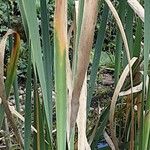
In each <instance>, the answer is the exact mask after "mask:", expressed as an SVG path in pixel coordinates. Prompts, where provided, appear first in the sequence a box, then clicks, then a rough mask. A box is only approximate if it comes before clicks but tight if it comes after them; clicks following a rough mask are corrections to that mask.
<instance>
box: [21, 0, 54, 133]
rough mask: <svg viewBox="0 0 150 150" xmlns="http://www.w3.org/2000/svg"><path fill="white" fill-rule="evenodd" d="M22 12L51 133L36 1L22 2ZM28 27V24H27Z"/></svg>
mask: <svg viewBox="0 0 150 150" xmlns="http://www.w3.org/2000/svg"><path fill="white" fill-rule="evenodd" d="M19 3H20V11H21V12H22V15H23V17H24V18H25V20H26V23H27V27H26V26H25V28H27V29H28V31H29V38H30V40H31V50H32V62H33V66H34V70H36V69H37V73H38V77H39V81H40V84H41V89H42V94H43V101H44V108H45V114H46V119H47V123H48V130H49V133H51V125H50V108H49V100H48V98H47V89H46V87H47V86H46V76H45V71H44V65H43V59H42V50H41V45H40V34H39V27H38V22H37V14H36V3H35V1H34V0H33V1H29V0H28V1H24V0H20V1H19ZM25 25H26V24H25Z"/></svg>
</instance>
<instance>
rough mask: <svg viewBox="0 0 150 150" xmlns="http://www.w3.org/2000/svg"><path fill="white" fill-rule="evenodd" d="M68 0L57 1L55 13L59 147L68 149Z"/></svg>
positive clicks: (59, 149) (60, 149)
mask: <svg viewBox="0 0 150 150" xmlns="http://www.w3.org/2000/svg"><path fill="white" fill-rule="evenodd" d="M60 12H61V13H60ZM66 49H67V1H66V0H56V1H55V15H54V50H55V52H54V54H55V55H54V57H55V59H54V61H55V62H54V63H55V65H54V67H55V91H56V121H57V122H56V125H57V149H58V150H66V126H67V124H66V120H67V88H66V87H67V86H66Z"/></svg>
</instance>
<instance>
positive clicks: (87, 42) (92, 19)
mask: <svg viewBox="0 0 150 150" xmlns="http://www.w3.org/2000/svg"><path fill="white" fill-rule="evenodd" d="M97 7H98V1H97V0H91V1H88V0H86V1H85V3H84V11H83V12H84V13H83V14H84V15H83V20H82V26H81V34H80V39H79V46H78V50H79V52H78V63H77V72H76V76H75V80H74V88H73V93H72V100H71V118H70V120H71V121H70V127H71V129H72V128H73V127H74V125H75V122H76V118H77V113H78V109H79V97H80V93H81V89H82V85H83V81H84V77H85V73H86V71H87V68H88V64H89V56H90V50H91V49H92V42H93V37H94V29H95V23H96V18H97Z"/></svg>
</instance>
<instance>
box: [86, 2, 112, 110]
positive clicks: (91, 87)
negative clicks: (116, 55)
mask: <svg viewBox="0 0 150 150" xmlns="http://www.w3.org/2000/svg"><path fill="white" fill-rule="evenodd" d="M108 12H109V9H108V6H107V4H105V6H104V8H103V14H102V19H101V23H100V28H99V31H98V35H97V40H96V44H95V52H94V58H93V63H92V68H91V74H90V81H89V87H88V92H87V101H88V102H87V111H88V110H89V108H90V103H91V99H92V96H93V91H94V86H95V80H96V75H97V71H98V67H99V60H100V56H101V51H102V46H103V42H104V37H105V30H106V25H107V19H108Z"/></svg>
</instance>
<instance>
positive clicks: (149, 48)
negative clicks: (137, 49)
mask: <svg viewBox="0 0 150 150" xmlns="http://www.w3.org/2000/svg"><path fill="white" fill-rule="evenodd" d="M144 4H145V17H144V95H143V98H144V100H146V101H149V97H148V92H147V91H146V78H147V74H148V69H149V68H148V66H149V52H150V44H149V38H150V30H149V29H150V1H149V0H145V1H144ZM147 105H148V103H147ZM147 108H148V109H147V111H146V116H145V120H144V126H143V127H144V128H143V130H144V131H143V139H142V145H143V147H142V148H143V149H145V150H146V149H147V148H148V140H149V133H150V113H149V111H150V107H149V106H148V107H147Z"/></svg>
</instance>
